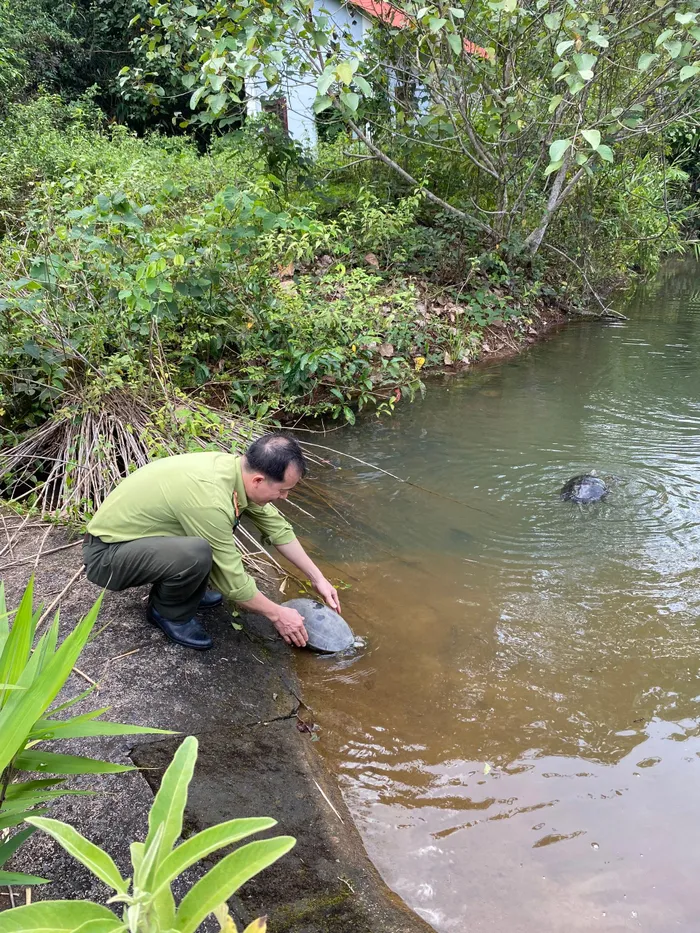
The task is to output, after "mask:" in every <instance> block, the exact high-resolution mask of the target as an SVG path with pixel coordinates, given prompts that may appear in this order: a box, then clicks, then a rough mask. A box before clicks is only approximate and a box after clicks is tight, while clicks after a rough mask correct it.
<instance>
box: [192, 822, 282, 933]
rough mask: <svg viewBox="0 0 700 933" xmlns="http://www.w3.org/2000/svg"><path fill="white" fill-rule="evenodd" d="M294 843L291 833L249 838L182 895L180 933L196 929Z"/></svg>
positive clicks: (193, 932) (193, 931)
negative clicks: (250, 840)
mask: <svg viewBox="0 0 700 933" xmlns="http://www.w3.org/2000/svg"><path fill="white" fill-rule="evenodd" d="M295 844H296V839H293V838H292V837H291V836H278V837H277V838H276V839H262V840H260V841H258V842H250V843H248V845H246V846H242V847H241V848H240V849H237V850H236V851H235V852H233V853H232V854H231V855H227V856H226V858H224V859H222V860H221V861H220V862H219V863H218V864H217V865H216V866H215V867H214V868H212V869H211V871H208V872H207V874H206V875H205V876H204V877H203V878H201V879H200V880H199V881H198V882H197V883H196V884H195V885H194V887H192V888H190V890H189V891H188V892H187V894H186V895H185V896H184V897H183V899H182V901H181V902H180V907H179V909H178V912H177V918H176V922H175V930H176V931H177V933H195V931H196V930H197V929H198V928H199V925H200V924H201V923H202V922H203V920H204V918H205V917H206V916H207V914H210V913H211V912H212V911H213V910H214V909H215V908H217V907H218V906H219V904H222V903H223V902H224V901H227V900H228V899H229V897H231V895H232V894H233V893H234V892H235V891H237V890H238V889H239V888H240V887H241V885H242V884H245V882H246V881H248V880H249V879H250V878H252V877H253V876H254V875H257V874H259V872H261V871H262V870H263V869H264V868H267V867H268V865H272V863H273V862H276V861H277V859H279V858H281V857H282V856H283V855H285V854H286V853H287V852H289V850H290V849H291V848H292V847H293V846H294V845H295Z"/></svg>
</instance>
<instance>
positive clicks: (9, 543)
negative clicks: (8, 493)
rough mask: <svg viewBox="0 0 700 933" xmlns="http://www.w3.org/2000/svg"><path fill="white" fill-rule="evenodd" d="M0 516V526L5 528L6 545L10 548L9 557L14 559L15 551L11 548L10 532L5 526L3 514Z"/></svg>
mask: <svg viewBox="0 0 700 933" xmlns="http://www.w3.org/2000/svg"><path fill="white" fill-rule="evenodd" d="M0 518H1V519H2V527H3V528H4V529H5V538H6V539H7V546H8V548H9V549H10V557H11V558H12V560H14V559H15V553H14V551H13V549H12V539H11V538H10V532H9V531H8V528H7V522H6V521H5V516H4V515H0Z"/></svg>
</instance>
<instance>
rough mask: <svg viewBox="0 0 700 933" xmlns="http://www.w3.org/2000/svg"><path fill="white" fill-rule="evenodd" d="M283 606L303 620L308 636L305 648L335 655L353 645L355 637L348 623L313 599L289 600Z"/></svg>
mask: <svg viewBox="0 0 700 933" xmlns="http://www.w3.org/2000/svg"><path fill="white" fill-rule="evenodd" d="M282 605H283V606H289V608H290V609H296V611H297V612H298V613H300V615H301V616H303V619H304V625H305V626H306V631H307V633H308V636H309V641H308V644H307V648H313V650H314V651H323V652H324V653H326V654H335V653H336V651H347V649H348V648H352V647H353V645H354V644H355V636H354V635H353V633H352V629H351V628H350V626H349V625H348V623H347V622H346V621H345V619H343V617H342V616H339V615H338V613H337V612H335V611H334V610H333V609H331V608H330V607H329V606H325V605H324V604H323V603H319V602H318V601H317V600H315V599H289V600H287V602H286V603H282Z"/></svg>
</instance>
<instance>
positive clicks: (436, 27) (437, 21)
mask: <svg viewBox="0 0 700 933" xmlns="http://www.w3.org/2000/svg"><path fill="white" fill-rule="evenodd" d="M446 22H447V20H446V19H443V18H442V17H441V16H431V17H430V19H429V20H428V29H429V30H430V31H431V32H439V31H440V30H441V29H442V27H443V26H444V25H445V23H446Z"/></svg>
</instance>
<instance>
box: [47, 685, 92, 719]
mask: <svg viewBox="0 0 700 933" xmlns="http://www.w3.org/2000/svg"><path fill="white" fill-rule="evenodd" d="M96 689H97V688H96V687H88V688H87V690H83V692H82V693H79V694H78V696H77V697H73V699H72V700H66V702H65V703H61V705H60V706H52V707H51V709H50V710H49V713H50V714H51V715H52V716H53V715H55V714H56V713H60V712H62V710H64V709H70V707H71V706H75V705H76V703H81V702H82V701H83V700H84V699H85V698H86V697H89V696H90V694H91V693H94V692H95V690H96Z"/></svg>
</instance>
